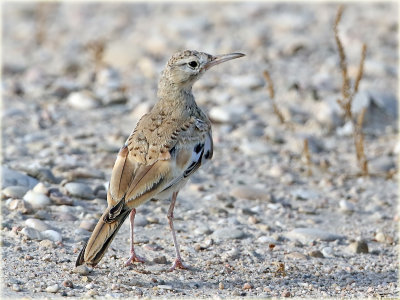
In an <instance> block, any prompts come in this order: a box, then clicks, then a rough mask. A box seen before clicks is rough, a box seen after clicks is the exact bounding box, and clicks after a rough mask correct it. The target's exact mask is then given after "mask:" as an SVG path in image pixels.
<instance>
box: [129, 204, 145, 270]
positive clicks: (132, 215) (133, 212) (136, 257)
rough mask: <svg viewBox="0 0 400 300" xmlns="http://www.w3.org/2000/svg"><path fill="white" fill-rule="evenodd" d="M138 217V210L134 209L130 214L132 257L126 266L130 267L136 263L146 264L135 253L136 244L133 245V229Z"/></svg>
mask: <svg viewBox="0 0 400 300" xmlns="http://www.w3.org/2000/svg"><path fill="white" fill-rule="evenodd" d="M135 215H136V209H135V208H134V209H132V210H131V213H130V214H129V221H130V222H131V257H129V259H128V260H127V261H126V263H125V266H129V265H131V264H132V263H134V262H141V263H144V262H145V260H144V259H143V258H141V257H139V256H137V255H136V253H135V248H134V243H133V229H134V220H135Z"/></svg>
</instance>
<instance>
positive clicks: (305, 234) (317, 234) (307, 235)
mask: <svg viewBox="0 0 400 300" xmlns="http://www.w3.org/2000/svg"><path fill="white" fill-rule="evenodd" d="M285 236H286V237H287V238H288V239H290V240H294V241H296V240H297V241H299V242H301V243H303V244H307V243H310V242H313V241H315V240H321V241H334V240H338V239H343V238H344V237H343V236H341V235H337V234H334V233H330V232H328V231H324V230H322V229H318V228H295V229H293V230H292V231H289V232H287V233H286V234H285Z"/></svg>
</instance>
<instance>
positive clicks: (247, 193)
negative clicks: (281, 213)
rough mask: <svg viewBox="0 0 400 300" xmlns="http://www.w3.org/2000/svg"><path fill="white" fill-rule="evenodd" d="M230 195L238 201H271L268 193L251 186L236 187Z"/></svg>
mask: <svg viewBox="0 0 400 300" xmlns="http://www.w3.org/2000/svg"><path fill="white" fill-rule="evenodd" d="M230 195H231V196H233V197H235V198H238V199H247V200H264V201H271V195H270V193H269V192H268V191H266V190H263V189H259V188H254V187H250V186H241V187H236V188H234V189H233V190H232V191H231V192H230Z"/></svg>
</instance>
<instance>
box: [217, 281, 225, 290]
mask: <svg viewBox="0 0 400 300" xmlns="http://www.w3.org/2000/svg"><path fill="white" fill-rule="evenodd" d="M218 288H219V289H220V290H223V289H224V288H225V285H224V283H223V282H220V283H219V284H218Z"/></svg>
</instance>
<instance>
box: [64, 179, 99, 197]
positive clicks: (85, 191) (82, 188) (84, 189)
mask: <svg viewBox="0 0 400 300" xmlns="http://www.w3.org/2000/svg"><path fill="white" fill-rule="evenodd" d="M64 187H65V189H66V190H67V192H68V194H69V195H71V196H75V197H79V198H83V199H93V198H94V194H93V190H92V188H91V187H90V186H88V185H86V184H84V183H80V182H69V183H67V184H66V185H65V186H64Z"/></svg>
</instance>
